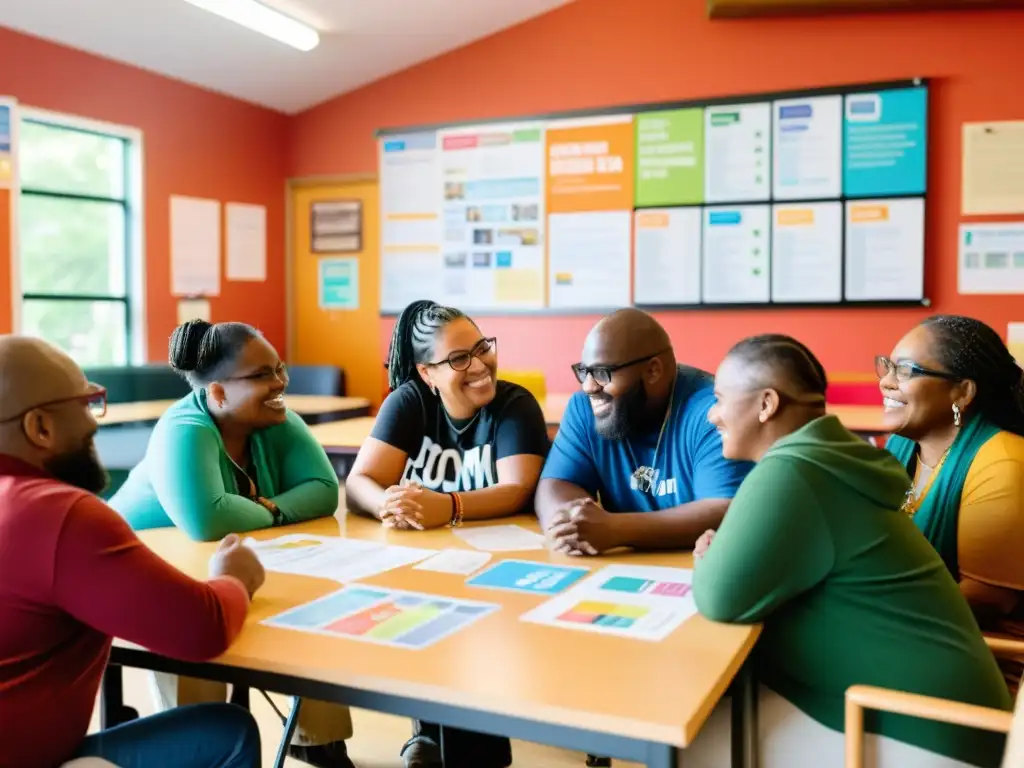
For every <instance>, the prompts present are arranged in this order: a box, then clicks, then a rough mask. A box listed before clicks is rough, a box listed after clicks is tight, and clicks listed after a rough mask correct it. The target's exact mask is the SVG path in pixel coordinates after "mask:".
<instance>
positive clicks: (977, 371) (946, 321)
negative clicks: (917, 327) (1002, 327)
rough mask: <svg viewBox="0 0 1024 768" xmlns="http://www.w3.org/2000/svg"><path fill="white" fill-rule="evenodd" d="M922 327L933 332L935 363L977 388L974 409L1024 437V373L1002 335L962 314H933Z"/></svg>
mask: <svg viewBox="0 0 1024 768" xmlns="http://www.w3.org/2000/svg"><path fill="white" fill-rule="evenodd" d="M921 325H922V326H923V327H924V328H927V329H928V331H929V332H930V333H931V336H932V341H933V344H932V356H933V357H935V359H936V361H937V362H938V363H939V364H940V365H941V366H942V367H943V368H944V369H945V370H946V371H948V372H949V373H951V374H953V375H954V376H957V377H958V378H961V379H970V380H971V381H973V382H974V383H975V385H977V388H978V393H977V395H975V398H974V403H972V407H975V408H977V409H978V411H979V412H980V413H982V414H983V415H984V416H985V417H986V418H988V419H989V420H990V421H991V422H992V423H993V424H995V425H996V426H997V427H999V428H1000V429H1002V430H1005V431H1007V432H1013V433H1014V434H1017V435H1024V371H1022V370H1021V367H1020V365H1018V364H1017V361H1016V360H1015V359H1014V357H1013V355H1012V354H1011V353H1010V350H1009V349H1007V347H1006V344H1004V343H1003V340H1002V338H1001V337H1000V336H999V334H998V333H997V332H996V331H995V330H994V329H993V328H992V327H991V326H989V325H986V324H985V323H983V322H982V321H981V320H976V319H975V318H973V317H963V316H961V315H934V316H932V317H929V318H928V319H927V320H925V321H924V322H922V323H921Z"/></svg>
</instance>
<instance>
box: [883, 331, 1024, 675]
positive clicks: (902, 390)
mask: <svg viewBox="0 0 1024 768" xmlns="http://www.w3.org/2000/svg"><path fill="white" fill-rule="evenodd" d="M875 367H876V368H877V372H878V377H879V386H880V387H881V390H882V396H883V398H884V404H885V422H886V426H887V427H888V431H890V432H893V433H894V434H893V436H892V437H890V438H889V441H888V442H887V443H886V448H887V449H888V450H889V452H890V453H892V454H893V455H894V456H895V457H896V458H897V459H899V461H900V463H901V464H903V466H904V467H905V468H906V470H907V473H908V474H909V475H910V478H911V480H912V482H913V486H912V488H911V489H910V492H909V493H908V494H907V497H906V500H905V502H904V504H903V511H904V512H905V513H906V514H908V515H910V516H911V518H912V519H913V521H914V523H915V524H916V525H917V527H918V528H920V529H921V531H922V532H923V533H924V535H925V536H926V537H927V538H928V541H929V542H931V545H932V546H933V547H935V549H936V550H938V553H939V555H941V557H942V560H943V561H944V562H945V564H946V567H947V568H948V569H949V571H950V573H952V574H953V578H955V579H956V580H957V581H958V582H959V584H960V591H961V592H962V593H963V595H964V597H966V598H967V602H968V603H969V604H970V606H971V609H972V610H973V611H974V615H975V617H976V618H977V620H978V623H979V624H980V625H981V628H982V630H984V631H986V632H995V633H999V634H1005V635H1010V636H1016V637H1024V554H1022V553H1024V372H1022V371H1021V368H1020V366H1019V365H1018V364H1017V361H1016V360H1014V358H1013V355H1012V354H1010V351H1009V350H1008V349H1007V348H1006V345H1005V344H1004V343H1003V340H1002V339H1001V338H1000V336H999V334H998V333H996V331H994V330H993V329H992V328H990V327H989V326H988V325H986V324H985V323H983V322H981V321H980V320H975V319H974V318H972V317H960V316H956V315H935V316H933V317H930V318H928V319H927V320H925V321H924V322H923V323H921V324H920V325H918V326H917V327H916V328H914V329H913V330H911V331H910V333H908V334H907V335H906V336H904V337H903V338H902V339H901V340H900V342H899V343H898V344H897V345H896V348H895V349H894V350H893V351H892V354H891V356H889V357H878V358H877V359H876V361H875ZM1000 666H1001V667H1002V668H1003V673H1004V675H1005V676H1006V679H1007V683H1008V684H1009V685H1010V688H1011V690H1014V689H1016V687H1017V686H1018V684H1019V682H1020V676H1021V664H1020V662H1019V661H1018V662H1015V661H1000Z"/></svg>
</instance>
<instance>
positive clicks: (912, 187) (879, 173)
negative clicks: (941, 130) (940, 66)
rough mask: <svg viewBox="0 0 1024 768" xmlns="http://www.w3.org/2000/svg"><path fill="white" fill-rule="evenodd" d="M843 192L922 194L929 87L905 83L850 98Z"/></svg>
mask: <svg viewBox="0 0 1024 768" xmlns="http://www.w3.org/2000/svg"><path fill="white" fill-rule="evenodd" d="M844 118H845V119H844V120H843V194H845V195H846V196H847V197H884V196H887V195H923V194H924V192H925V175H926V169H927V165H928V163H927V159H928V147H927V125H928V90H927V89H926V88H923V87H922V88H901V89H897V90H891V91H878V92H875V93H856V94H851V95H849V96H847V97H846V104H845V115H844Z"/></svg>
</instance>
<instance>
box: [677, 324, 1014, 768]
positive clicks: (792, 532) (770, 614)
mask: <svg viewBox="0 0 1024 768" xmlns="http://www.w3.org/2000/svg"><path fill="white" fill-rule="evenodd" d="M826 386H827V381H826V377H825V371H824V369H823V368H822V366H821V363H820V362H818V360H817V359H816V358H815V357H814V355H813V354H812V353H811V352H810V350H808V349H807V348H806V347H805V346H803V345H802V344H800V343H799V342H798V341H796V340H795V339H792V338H789V337H787V336H779V335H768V336H758V337H754V338H751V339H747V340H746V341H743V342H741V343H740V344H738V345H737V346H736V347H734V348H733V349H732V350H731V351H730V353H729V355H728V356H727V357H726V359H725V360H724V361H723V362H722V364H721V366H720V367H719V369H718V373H717V375H716V377H715V395H716V397H717V403H716V404H715V405H714V406H713V407H712V408H711V411H710V412H709V416H708V418H709V419H710V420H711V422H712V423H713V424H715V426H717V427H718V429H719V431H720V432H721V433H722V452H723V454H724V455H725V456H726V458H730V459H741V460H750V461H756V462H757V465H756V466H755V468H754V469H753V471H751V473H750V474H749V475H748V476H747V478H746V479H745V480H744V482H743V484H742V485H741V486H740V489H739V491H738V492H737V494H736V497H735V498H734V499H733V501H732V503H731V505H730V507H729V511H728V512H727V513H726V516H725V519H724V521H723V522H722V525H721V526H720V528H719V530H718V531H717V532H716V533H714V534H713V535H712V534H711V533H707V534H705V535H704V537H702V540H701V541H700V542H698V546H697V548H696V550H695V557H697V559H698V561H697V565H696V569H695V572H694V576H693V594H694V598H695V600H696V603H697V607H698V609H699V610H700V612H701V613H702V614H703V615H704V616H705V617H707V618H709V619H712V620H714V621H722V622H731V623H741V624H743V623H755V622H756V623H763V625H764V631H763V633H762V635H761V638H760V640H759V641H758V644H757V647H756V649H755V660H756V669H757V673H758V678H759V680H760V682H761V684H762V685H761V689H760V694H759V699H760V713H759V723H760V733H759V735H758V736H759V746H760V753H761V765H762V766H764V768H783V767H784V768H819V766H833V765H836V766H838V765H842V763H843V735H842V731H843V711H844V709H843V707H844V694H845V692H846V689H847V688H849V687H850V686H851V685H857V684H865V685H875V686H881V687H884V688H892V689H896V690H900V691H906V692H910V693H917V694H923V695H928V696H936V697H940V698H944V699H952V700H955V701H962V702H967V703H971V704H977V705H980V706H986V707H994V708H998V709H1004V710H1009V709H1010V707H1011V701H1010V696H1009V692H1008V691H1007V689H1006V686H1005V684H1004V683H1003V680H1002V678H1001V676H1000V674H999V669H998V667H997V666H996V663H995V659H993V657H992V654H991V652H990V651H989V650H988V647H987V646H986V645H985V642H984V640H983V638H982V636H981V632H980V630H979V629H978V624H977V622H976V621H975V620H974V617H973V615H972V614H971V611H970V608H969V607H968V605H967V602H966V601H965V600H964V598H963V596H962V595H961V594H960V592H959V590H958V589H957V585H956V583H955V582H954V581H953V578H952V577H951V576H950V574H949V572H948V571H947V570H946V568H945V566H944V565H943V563H942V560H941V558H940V557H939V556H938V554H937V553H936V552H935V550H934V549H933V548H932V547H931V546H930V545H929V544H928V542H927V541H926V540H925V538H924V536H922V535H921V532H920V531H919V530H917V528H916V527H915V526H914V524H913V522H912V521H911V520H910V518H908V517H907V516H906V515H905V514H903V513H902V512H900V511H899V507H900V504H901V503H902V502H903V498H904V496H905V495H906V492H907V488H908V487H909V479H908V478H907V474H906V472H905V471H904V470H903V467H902V466H901V465H900V464H899V462H898V461H896V459H894V458H893V457H892V456H891V455H889V454H888V453H886V452H884V451H881V450H878V449H876V448H874V447H872V446H871V445H869V444H868V443H866V442H864V441H862V440H860V439H858V438H857V437H855V436H854V435H852V434H851V433H850V432H849V431H847V430H846V428H844V427H843V425H842V424H841V423H840V422H839V420H838V419H836V418H835V417H834V416H829V415H826V411H825V390H826ZM722 714H723V713H721V712H718V713H716V717H717V718H720V717H721V716H722ZM724 715H725V720H726V721H727V720H728V711H727V710H726V711H725V712H724ZM716 717H713V718H712V720H713V721H714V720H715V719H716ZM867 725H868V730H869V731H870V732H871V733H872V734H873V735H872V736H871V737H870V740H869V744H868V749H869V754H873V756H874V757H875V758H877V759H876V761H875V762H874V765H875V766H877V768H953V767H954V766H955V767H960V766H966V765H972V766H985V767H986V768H994V767H995V766H998V765H999V761H1000V756H1001V754H1002V749H1003V743H1004V741H1005V739H1004V738H1003V737H1002V736H1000V735H997V734H990V733H984V732H981V731H976V730H970V729H965V728H961V727H958V726H950V725H944V724H940V723H932V722H927V721H923V720H916V719H912V718H908V717H903V716H899V715H890V714H879V715H877V716H876V717H872V718H871V719H870V721H869V722H868V724H867ZM705 731H706V732H702V734H701V736H700V737H699V738H698V739H697V742H696V743H695V745H694V748H693V750H694V754H693V755H690V754H687V758H688V759H687V760H686V763H687V764H688V765H693V766H697V767H698V768H710V767H711V766H718V765H728V762H727V755H728V739H727V738H726V739H725V740H724V743H717V742H718V739H717V737H716V734H717V729H716V726H715V723H714V722H712V723H711V724H709V727H708V728H706V729H705ZM723 760H724V762H723Z"/></svg>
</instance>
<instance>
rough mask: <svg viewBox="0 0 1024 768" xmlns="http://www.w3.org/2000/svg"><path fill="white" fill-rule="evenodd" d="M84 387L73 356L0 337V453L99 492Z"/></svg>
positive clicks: (100, 475)
mask: <svg viewBox="0 0 1024 768" xmlns="http://www.w3.org/2000/svg"><path fill="white" fill-rule="evenodd" d="M97 395H99V396H100V397H102V396H103V393H102V390H101V389H98V388H97V387H95V386H93V385H90V384H89V382H88V380H87V379H86V378H85V374H84V373H82V369H81V368H79V367H78V365H77V364H76V363H75V361H74V360H72V359H71V358H70V357H69V356H68V355H67V354H65V353H64V352H62V351H61V350H59V349H57V348H56V347H55V346H53V345H52V344H48V343H47V342H45V341H43V340H41V339H34V338H30V337H27V336H0V453H4V454H6V455H8V456H14V457H16V458H19V459H21V460H22V461H25V462H28V463H29V464H33V465H35V466H37V467H39V468H41V469H44V470H46V471H47V472H49V473H50V474H51V475H52V476H53V477H54V478H56V479H57V480H61V481H63V482H65V483H68V484H69V485H74V486H77V487H79V488H83V489H85V490H87V491H90V492H92V493H99V492H100V491H102V490H103V488H104V487H105V486H106V484H107V479H108V478H107V473H106V471H105V470H104V469H103V466H102V465H101V464H100V462H99V459H98V457H97V456H96V448H95V445H94V444H93V436H94V435H95V434H96V429H97V425H96V419H95V417H93V415H92V413H91V411H90V409H89V400H90V399H94V398H95V397H96V396H97Z"/></svg>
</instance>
